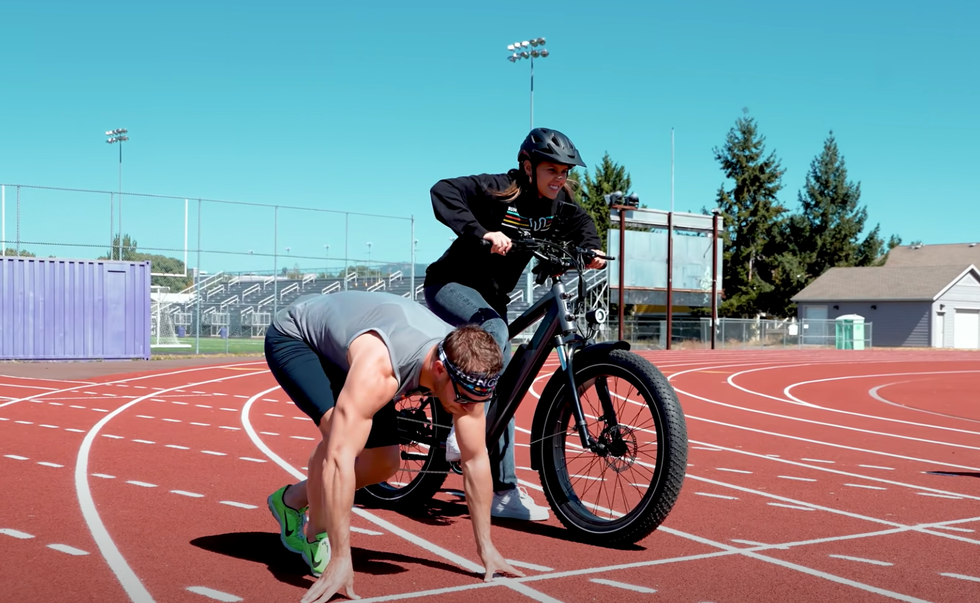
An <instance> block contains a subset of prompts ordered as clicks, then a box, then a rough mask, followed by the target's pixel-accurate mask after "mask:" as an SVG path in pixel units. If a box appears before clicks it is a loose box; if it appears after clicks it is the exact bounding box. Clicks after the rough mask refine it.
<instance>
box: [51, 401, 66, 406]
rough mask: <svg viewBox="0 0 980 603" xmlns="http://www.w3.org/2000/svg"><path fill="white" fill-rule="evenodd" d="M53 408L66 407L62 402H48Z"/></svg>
mask: <svg viewBox="0 0 980 603" xmlns="http://www.w3.org/2000/svg"><path fill="white" fill-rule="evenodd" d="M48 404H50V405H51V406H64V404H62V403H61V402H48Z"/></svg>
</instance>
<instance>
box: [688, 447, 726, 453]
mask: <svg viewBox="0 0 980 603" xmlns="http://www.w3.org/2000/svg"><path fill="white" fill-rule="evenodd" d="M691 448H693V449H694V450H708V451H711V452H721V448H708V447H707V446H691Z"/></svg>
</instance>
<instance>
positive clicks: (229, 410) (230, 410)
mask: <svg viewBox="0 0 980 603" xmlns="http://www.w3.org/2000/svg"><path fill="white" fill-rule="evenodd" d="M218 410H224V411H227V412H238V409H237V408H219V409H218Z"/></svg>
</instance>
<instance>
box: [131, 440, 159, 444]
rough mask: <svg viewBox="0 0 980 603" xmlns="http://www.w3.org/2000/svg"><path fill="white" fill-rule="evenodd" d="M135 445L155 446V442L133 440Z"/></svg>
mask: <svg viewBox="0 0 980 603" xmlns="http://www.w3.org/2000/svg"><path fill="white" fill-rule="evenodd" d="M133 441H134V442H136V443H137V444H156V442H151V441H150V440H133Z"/></svg>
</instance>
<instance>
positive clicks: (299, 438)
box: [289, 436, 315, 442]
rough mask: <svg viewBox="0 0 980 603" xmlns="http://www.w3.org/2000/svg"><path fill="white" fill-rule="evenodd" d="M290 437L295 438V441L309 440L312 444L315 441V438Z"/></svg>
mask: <svg viewBox="0 0 980 603" xmlns="http://www.w3.org/2000/svg"><path fill="white" fill-rule="evenodd" d="M289 437H291V438H293V439H294V440H308V441H310V442H312V441H313V440H314V439H315V438H308V437H306V436H289Z"/></svg>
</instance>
